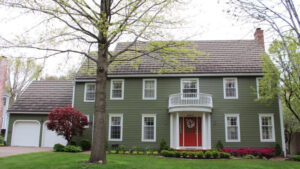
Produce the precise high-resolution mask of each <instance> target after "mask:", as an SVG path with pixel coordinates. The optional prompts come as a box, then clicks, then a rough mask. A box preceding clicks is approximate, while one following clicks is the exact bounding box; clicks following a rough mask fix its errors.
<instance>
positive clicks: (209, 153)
mask: <svg viewBox="0 0 300 169" xmlns="http://www.w3.org/2000/svg"><path fill="white" fill-rule="evenodd" d="M204 156H205V158H207V159H210V158H212V152H211V151H206V152H205V153H204Z"/></svg>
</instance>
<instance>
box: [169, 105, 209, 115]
mask: <svg viewBox="0 0 300 169" xmlns="http://www.w3.org/2000/svg"><path fill="white" fill-rule="evenodd" d="M173 112H180V113H181V112H212V108H210V107H208V108H206V107H200V106H198V107H197V106H195V105H186V107H179V106H178V107H172V108H169V113H173Z"/></svg>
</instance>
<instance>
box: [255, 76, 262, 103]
mask: <svg viewBox="0 0 300 169" xmlns="http://www.w3.org/2000/svg"><path fill="white" fill-rule="evenodd" d="M261 79H262V77H257V78H256V93H257V98H258V99H259V83H258V82H259V80H261Z"/></svg>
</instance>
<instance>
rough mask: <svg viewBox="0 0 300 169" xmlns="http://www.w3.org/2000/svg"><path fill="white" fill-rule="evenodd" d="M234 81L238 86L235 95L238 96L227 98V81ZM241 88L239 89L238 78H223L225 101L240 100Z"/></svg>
mask: <svg viewBox="0 0 300 169" xmlns="http://www.w3.org/2000/svg"><path fill="white" fill-rule="evenodd" d="M232 79H233V80H234V82H235V84H236V86H235V93H236V96H235V97H227V96H226V80H232ZM238 91H239V88H238V80H237V78H236V77H224V78H223V95H224V99H238V98H239V92H238Z"/></svg>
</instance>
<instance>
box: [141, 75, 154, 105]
mask: <svg viewBox="0 0 300 169" xmlns="http://www.w3.org/2000/svg"><path fill="white" fill-rule="evenodd" d="M143 99H144V100H155V99H156V79H143Z"/></svg>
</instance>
